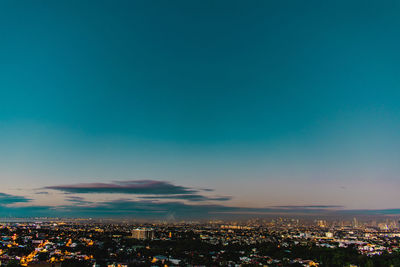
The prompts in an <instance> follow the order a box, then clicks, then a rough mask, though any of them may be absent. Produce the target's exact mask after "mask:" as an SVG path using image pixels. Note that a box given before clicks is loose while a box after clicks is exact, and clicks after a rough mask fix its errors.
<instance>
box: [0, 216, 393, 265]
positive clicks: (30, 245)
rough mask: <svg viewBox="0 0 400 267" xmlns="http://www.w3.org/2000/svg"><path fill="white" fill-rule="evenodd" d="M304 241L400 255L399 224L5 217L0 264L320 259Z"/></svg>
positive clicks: (1, 227) (295, 261) (263, 262)
mask: <svg viewBox="0 0 400 267" xmlns="http://www.w3.org/2000/svg"><path fill="white" fill-rule="evenodd" d="M303 247H313V248H316V249H319V248H324V249H325V248H326V249H332V250H334V249H338V248H349V247H351V248H354V249H356V250H357V252H358V253H359V254H360V255H364V256H366V257H372V256H377V255H381V254H384V253H386V254H391V253H398V252H399V250H400V229H399V223H398V221H396V220H386V221H379V222H376V221H369V222H360V221H358V220H357V219H353V220H349V221H327V220H324V219H316V220H299V219H288V218H274V219H270V220H261V219H254V220H249V221H246V222H221V221H210V222H205V223H204V222H203V223H199V222H190V223H188V222H181V223H168V222H157V223H151V224H150V223H134V222H98V221H91V220H86V221H85V220H69V221H60V220H56V221H53V220H44V221H40V222H39V221H36V222H7V223H0V266H7V264H10V263H14V264H17V265H15V266H18V265H19V266H38V267H40V266H42V267H44V266H63V264H64V265H66V266H93V267H103V266H107V267H108V266H110V267H130V266H165V265H167V266H194V265H198V266H202V265H203V266H209V265H214V266H215V265H216V266H218V265H219V266H241V265H246V264H250V265H265V266H282V265H283V266H290V265H296V266H318V265H319V264H321V262H318V260H316V259H315V258H313V257H311V256H307V255H299V252H298V251H301V248H303ZM328 251H329V250H328ZM310 255H311V254H310ZM67 264H69V265H67ZM71 264H72V265H71Z"/></svg>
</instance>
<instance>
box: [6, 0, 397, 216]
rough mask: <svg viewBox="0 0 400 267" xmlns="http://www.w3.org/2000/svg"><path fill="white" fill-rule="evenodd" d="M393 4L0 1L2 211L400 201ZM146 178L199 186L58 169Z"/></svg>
mask: <svg viewBox="0 0 400 267" xmlns="http://www.w3.org/2000/svg"><path fill="white" fill-rule="evenodd" d="M399 14H400V3H399V2H398V1H394V0H393V1H386V0H385V1H364V0H360V1H348V0H346V1H313V0H311V1H265V0H262V1H231V0H229V1H228V0H226V1H225V0H220V1H214V0H213V1H207V0H206V1H205V0H201V1H121V0H118V1H86V0H79V1H78V0H77V1H70V0H68V1H64V0H60V1H52V0H40V1H11V0H5V1H1V2H0V181H1V187H0V192H1V193H2V194H4V195H0V215H2V214H7V212H8V214H14V213H13V212H14V210H13V211H11V210H10V209H11V208H13V209H14V208H15V207H19V206H24V209H27V210H30V211H37V209H38V208H39V209H40V208H42V207H44V206H46V207H47V206H55V207H61V206H63V205H64V206H65V205H67V204H66V203H71V202H73V203H77V201H78V202H79V201H80V202H79V204H80V205H92V206H95V205H96V203H97V204H98V203H100V201H103V202H101V203H104V201H109V202H107V203H111V202H112V203H115V202H118V201H120V202H121V201H122V202H123V201H125V202H126V201H128V202H132V203H133V202H134V203H139V204H143V203H147V204H148V203H156V202H157V203H162V204H163V205H170V204H171V203H175V204H179V205H185V207H186V208H188V209H190V207H192V206H193V205H194V206H196V205H197V207H194V211H197V209H198V208H199V207H200V206H201V207H206V206H205V205H221V207H224V208H227V207H234V208H244V207H248V208H252V209H262V208H266V207H274V206H284V205H290V206H291V205H296V206H307V205H313V206H314V205H317V206H318V205H322V206H329V207H330V206H331V205H333V206H341V207H342V208H343V209H397V208H400V207H399V201H400V194H399V193H398V192H399V189H400V180H399V173H400V104H399V103H400V49H399V47H400V16H399ZM142 180H148V181H152V182H157V181H158V182H161V183H165V185H167V188H170V187H169V186H176V187H182V188H184V189H185V190H189V191H190V190H193V191H194V192H190V193H188V192H184V193H183V195H191V196H190V197H189V198H191V199H192V200H193V199H197V200H196V201H192V202H201V204H199V203H198V204H196V203H188V197H186V196H185V197H182V195H180V196H175V197H176V198H177V199H175V200H173V202H170V201H169V200H168V198H169V197H170V196H169V195H170V194H159V193H157V192H156V193H155V194H153V195H151V194H150V195H145V196H142V194H144V193H143V192H139V194H138V192H137V191H134V192H131V191H130V192H125V191H118V192H113V191H112V190H111V191H108V192H99V191H96V190H94V192H89V193H88V192H82V191H80V192H76V191H75V192H70V191H68V190H70V189H68V190H67V191H66V190H65V188H63V189H62V190H60V188H58V187H57V186H67V187H68V186H73V187H74V186H75V187H76V186H77V184H79V183H85V184H86V186H88V187H90V186H92V187H93V188H97V186H98V184H97V185H96V184H94V183H102V184H106V187H107V188H108V187H110V186H111V185H112V186H111V188H115V186H114V185H115V181H117V183H116V184H117V187H118V186H119V185H118V183H119V182H123V181H131V183H135V182H134V181H142ZM163 185H164V184H163ZM102 186H104V185H102ZM135 186H136V184H135ZM149 186H150V187H151V188H153V187H152V186H153V183H149ZM204 189H210V190H204ZM91 190H93V189H91ZM118 190H119V189H118ZM129 190H131V189H129ZM146 192H147V193H149V192H150V191H146ZM66 193H67V194H66ZM181 193H182V192H181ZM171 194H172V193H171ZM179 194H180V193H179ZM2 197H3V198H4V199H7V200H4V201H3V202H2V200H1V199H2ZM70 197H72V199H71V198H70ZM140 197H144V198H142V199H140ZM152 197H154V198H155V199H152ZM157 197H159V198H158V200H157V199H156V198H157ZM19 198H21V199H19ZM16 199H17V200H18V199H19V200H22V201H15V200H16ZM218 199H219V200H218ZM189 202H190V201H189ZM2 203H3V204H2ZM147 204H146V205H147ZM135 205H136V204H135ZM199 205H200V206H199ZM135 207H136V206H135ZM205 209H206V208H205ZM143 210H145V208H143ZM24 212H25V210H24ZM187 213H188V214H190V212H187ZM71 214H73V215H74V214H75V215H77V216H78V215H80V213H79V212H78V211H77V212H76V213H74V212H72V213H71ZM146 214H147V213H146ZM133 215H134V214H133Z"/></svg>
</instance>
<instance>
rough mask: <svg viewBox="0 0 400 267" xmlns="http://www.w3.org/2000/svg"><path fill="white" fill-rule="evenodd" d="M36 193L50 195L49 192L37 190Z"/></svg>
mask: <svg viewBox="0 0 400 267" xmlns="http://www.w3.org/2000/svg"><path fill="white" fill-rule="evenodd" d="M35 194H36V195H48V194H49V192H46V191H41V192H36V193H35Z"/></svg>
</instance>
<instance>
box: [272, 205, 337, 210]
mask: <svg viewBox="0 0 400 267" xmlns="http://www.w3.org/2000/svg"><path fill="white" fill-rule="evenodd" d="M273 207H274V208H284V209H342V208H344V206H340V205H286V206H273Z"/></svg>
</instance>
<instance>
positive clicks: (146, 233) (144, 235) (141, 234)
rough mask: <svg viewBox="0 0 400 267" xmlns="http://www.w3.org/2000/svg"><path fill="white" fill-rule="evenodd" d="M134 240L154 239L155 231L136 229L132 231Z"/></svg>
mask: <svg viewBox="0 0 400 267" xmlns="http://www.w3.org/2000/svg"><path fill="white" fill-rule="evenodd" d="M132 238H136V239H142V240H144V239H153V238H154V230H153V229H151V228H136V229H133V230H132Z"/></svg>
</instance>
